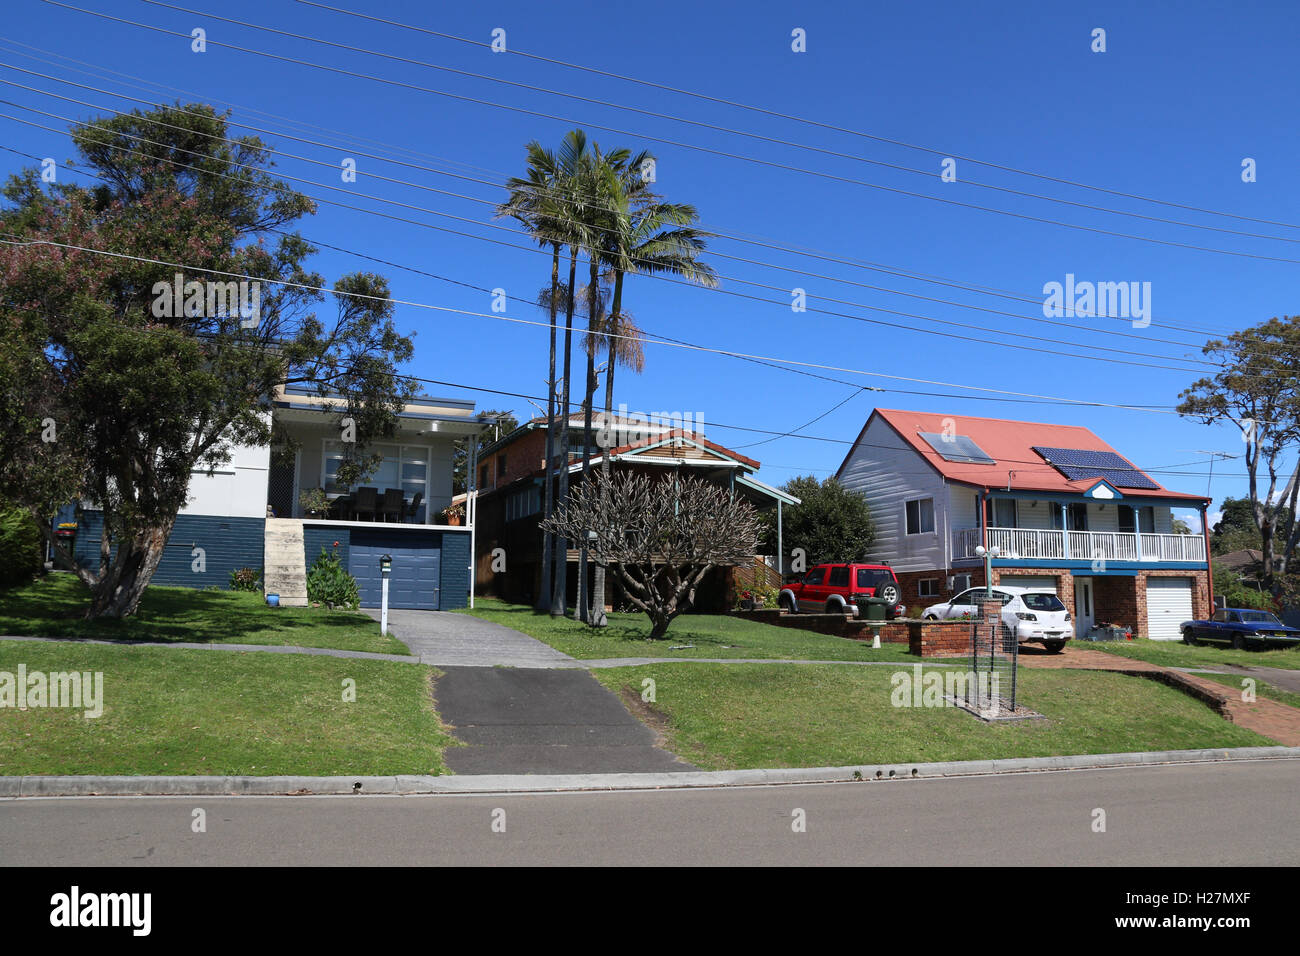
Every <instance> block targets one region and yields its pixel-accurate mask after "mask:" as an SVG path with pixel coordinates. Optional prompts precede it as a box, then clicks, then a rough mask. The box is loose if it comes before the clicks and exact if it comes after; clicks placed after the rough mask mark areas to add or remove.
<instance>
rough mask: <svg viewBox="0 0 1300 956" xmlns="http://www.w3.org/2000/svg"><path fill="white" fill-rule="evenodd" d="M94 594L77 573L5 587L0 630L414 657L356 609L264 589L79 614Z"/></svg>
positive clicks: (150, 595)
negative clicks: (282, 603) (299, 602)
mask: <svg viewBox="0 0 1300 956" xmlns="http://www.w3.org/2000/svg"><path fill="white" fill-rule="evenodd" d="M89 603H90V591H89V590H88V589H87V588H86V586H85V585H84V584H82V583H81V581H80V579H78V578H77V577H76V576H75V575H72V574H49V575H46V576H45V577H44V578H42V579H41V580H40V581H37V582H36V583H34V584H29V585H24V586H23V587H18V588H10V589H9V590H6V591H0V635H5V634H8V635H30V636H36V637H72V638H77V637H82V638H97V639H100V640H121V641H149V642H151V643H171V642H198V643H211V644H270V645H294V646H297V647H329V648H334V649H335V650H341V651H370V652H373V653H379V654H409V653H410V651H409V650H407V647H406V645H405V644H403V643H402V642H401V641H399V640H397V639H396V638H394V637H392V636H388V637H383V636H381V635H380V633H379V625H378V624H376V623H375V622H374V621H372V620H371V619H370V618H368V617H366V616H365V615H364V614H359V613H357V612H355V611H330V610H327V609H325V608H316V607H279V608H273V607H267V606H266V602H265V601H264V600H263V599H262V595H261V594H260V593H249V592H247V591H199V590H197V589H195V588H171V587H159V586H156V585H155V586H150V587H149V589H148V590H146V591H145V593H144V598H143V599H142V600H141V601H140V608H139V610H138V611H137V612H136V613H135V614H133V615H131V616H130V617H128V618H126V619H124V620H103V619H101V620H97V621H87V620H85V619H84V618H83V617H82V614H84V613H85V610H86V607H87V605H88V604H89Z"/></svg>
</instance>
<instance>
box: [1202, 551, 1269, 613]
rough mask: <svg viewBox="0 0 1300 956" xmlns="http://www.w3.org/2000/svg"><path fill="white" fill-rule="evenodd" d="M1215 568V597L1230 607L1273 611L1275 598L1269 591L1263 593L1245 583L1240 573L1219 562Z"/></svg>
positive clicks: (1215, 563)
mask: <svg viewBox="0 0 1300 956" xmlns="http://www.w3.org/2000/svg"><path fill="white" fill-rule="evenodd" d="M1213 566H1214V596H1215V597H1221V598H1223V599H1224V600H1225V601H1227V602H1228V607H1254V608H1260V609H1267V610H1271V609H1272V608H1273V598H1272V595H1270V594H1269V592H1268V591H1267V590H1265V591H1261V590H1260V589H1259V588H1258V587H1252V586H1251V585H1250V584H1248V583H1246V582H1243V581H1242V580H1241V578H1240V577H1239V576H1238V573H1237V572H1236V571H1234V570H1233V569H1232V568H1229V567H1227V566H1225V565H1223V564H1220V563H1219V562H1218V561H1214V562H1213Z"/></svg>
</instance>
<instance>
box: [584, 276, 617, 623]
mask: <svg viewBox="0 0 1300 956" xmlns="http://www.w3.org/2000/svg"><path fill="white" fill-rule="evenodd" d="M622 307H623V273H622V271H621V270H620V271H617V272H615V273H614V300H613V302H611V303H610V308H609V326H610V328H611V329H618V328H621V323H620V322H619V321H618V315H619V310H620V309H621V308H622ZM617 350H618V344H617V343H616V342H615V341H614V339H606V340H605V355H606V357H607V358H608V362H609V364H608V365H606V366H605V435H606V440H607V444H606V446H605V447H604V448H603V449H602V452H603V453H602V454H601V456H600V474H601V477H602V478H604V479H605V480H609V472H610V461H609V453H610V452H611V451H613V450H614V448H615V447H616V445H615V443H614V440H613V436H614V434H615V433H616V430H615V429H614V426H613V421H614V369H615V368H616V367H617V366H618V361H617V360H616V358H615V356H616V355H617ZM591 623H592V624H593V625H594V626H596V627H604V626H605V625H606V624H608V623H609V621H608V619H607V618H606V617H605V566H604V565H603V564H599V565H597V566H596V571H595V574H594V579H593V580H592V586H591Z"/></svg>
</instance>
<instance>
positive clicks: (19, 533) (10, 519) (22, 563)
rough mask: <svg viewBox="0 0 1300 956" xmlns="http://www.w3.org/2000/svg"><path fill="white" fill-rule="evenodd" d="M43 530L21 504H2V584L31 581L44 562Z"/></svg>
mask: <svg viewBox="0 0 1300 956" xmlns="http://www.w3.org/2000/svg"><path fill="white" fill-rule="evenodd" d="M41 540H42V539H41V532H40V529H39V528H38V527H36V522H35V521H33V520H32V516H31V515H30V514H28V513H27V511H25V510H24V509H22V508H14V507H11V506H8V505H0V587H6V588H7V587H11V586H13V585H15V584H22V583H24V582H27V581H30V580H31V579H32V577H33V576H34V575H37V574H39V573H40V571H41V568H42V567H44V565H45V560H44V553H43V549H42V547H41Z"/></svg>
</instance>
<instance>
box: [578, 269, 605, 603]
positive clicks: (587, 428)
mask: <svg viewBox="0 0 1300 956" xmlns="http://www.w3.org/2000/svg"><path fill="white" fill-rule="evenodd" d="M589 255H590V256H591V274H590V276H589V277H588V279H587V342H588V345H589V346H590V347H589V348H588V349H587V394H586V396H585V397H584V398H583V402H582V405H583V416H582V433H583V442H582V481H583V484H584V485H585V484H586V482H587V477H588V474H589V472H590V471H591V407H592V406H593V405H594V404H596V384H597V379H596V344H595V336H596V331H597V329H599V328H600V302H599V299H600V289H599V288H598V287H597V283H598V282H599V279H600V277H599V275H598V274H597V270H598V268H599V266H600V258H599V257H598V256H597V255H596V253H595V251H594V250H593V251H592V252H591V253H589ZM578 548H579V551H578V616H579V618H580V619H581V620H582V621H583V623H589V618H590V615H589V613H588V610H587V608H588V602H587V529H586V528H585V527H584V528H583V529H582V541H580V542H579V543H578Z"/></svg>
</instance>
